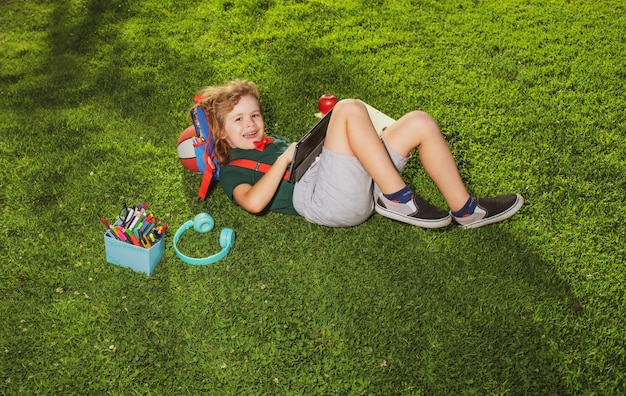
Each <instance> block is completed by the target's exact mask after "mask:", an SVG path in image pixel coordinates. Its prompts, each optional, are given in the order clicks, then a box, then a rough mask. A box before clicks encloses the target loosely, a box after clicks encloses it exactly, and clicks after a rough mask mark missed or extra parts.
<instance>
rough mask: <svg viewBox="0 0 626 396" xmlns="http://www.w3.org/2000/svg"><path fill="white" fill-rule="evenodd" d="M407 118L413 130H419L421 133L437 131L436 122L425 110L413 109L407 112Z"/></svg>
mask: <svg viewBox="0 0 626 396" xmlns="http://www.w3.org/2000/svg"><path fill="white" fill-rule="evenodd" d="M407 118H408V121H409V122H410V123H411V127H412V129H413V130H417V131H421V132H422V133H436V134H438V133H439V126H438V125H437V122H436V121H435V119H434V118H433V117H431V116H430V114H428V113H426V112H425V111H421V110H414V111H412V112H410V113H409V114H407Z"/></svg>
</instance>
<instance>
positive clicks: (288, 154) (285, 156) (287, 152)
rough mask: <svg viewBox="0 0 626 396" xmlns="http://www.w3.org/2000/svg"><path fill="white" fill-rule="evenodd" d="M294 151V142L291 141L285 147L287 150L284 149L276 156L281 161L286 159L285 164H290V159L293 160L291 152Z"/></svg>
mask: <svg viewBox="0 0 626 396" xmlns="http://www.w3.org/2000/svg"><path fill="white" fill-rule="evenodd" d="M295 151H296V143H291V144H290V145H289V147H287V150H285V151H284V152H283V153H282V154H281V155H280V157H278V158H279V159H280V160H281V161H286V164H287V165H289V164H291V161H292V160H293V154H294V153H295Z"/></svg>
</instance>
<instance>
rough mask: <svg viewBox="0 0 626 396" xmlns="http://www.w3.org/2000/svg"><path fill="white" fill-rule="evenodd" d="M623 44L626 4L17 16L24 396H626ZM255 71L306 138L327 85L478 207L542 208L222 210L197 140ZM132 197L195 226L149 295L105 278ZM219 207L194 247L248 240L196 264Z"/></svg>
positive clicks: (19, 318) (10, 57) (2, 111)
mask: <svg viewBox="0 0 626 396" xmlns="http://www.w3.org/2000/svg"><path fill="white" fill-rule="evenodd" d="M624 32H626V6H625V5H624V4H623V2H620V1H604V2H592V1H586V0H581V1H556V0H555V1H531V0H526V1H504V2H502V1H484V2H476V1H462V0H457V1H443V2H440V1H419V2H418V1H404V2H399V1H398V2H394V1H373V0H362V1H353V0H346V1H342V2H336V1H324V0H318V1H309V2H306V1H295V0H294V1H280V0H260V1H253V0H247V1H234V0H233V1H210V2H199V1H173V0H161V1H139V2H138V1H123V0H113V1H109V0H91V1H87V0H84V1H78V0H75V1H65V2H46V1H18V0H8V1H4V2H2V4H1V5H0V49H1V50H0V152H1V155H0V165H1V166H0V180H1V184H0V185H1V186H2V188H1V189H0V191H1V193H0V204H1V210H2V214H1V222H0V260H1V261H0V262H1V269H0V318H1V319H0V354H2V358H1V359H0V374H1V375H0V394H6V395H13V394H114V395H117V394H219V395H222V394H250V395H256V394H307V395H309V394H378V395H391V394H404V395H419V394H424V395H431V394H442V395H448V394H499V395H504V394H509V395H511V394H603V395H615V394H620V393H625V392H626V374H624V373H625V372H626V345H625V344H626V333H625V330H626V320H625V318H624V316H625V314H626V305H625V304H626V303H625V299H624V294H625V293H624V287H625V285H624V279H625V276H624V272H625V271H626V267H625V255H624V245H625V239H626V226H624V220H623V214H624V212H626V203H625V193H624V192H625V191H626V177H625V175H626V160H625V158H626V144H625V143H624V137H625V136H626V114H625V111H626V107H625V103H626V94H625V88H626V74H625V72H624V70H626V43H625V41H626V36H625V33H624ZM232 78H247V79H251V80H253V81H255V82H257V83H258V84H259V86H260V88H261V91H262V97H263V105H264V108H265V110H266V122H267V125H268V128H269V129H270V130H271V131H272V132H274V133H279V134H281V135H284V136H287V137H290V138H292V139H297V138H298V137H299V136H300V135H301V134H302V132H303V131H304V130H306V128H308V127H309V126H311V125H312V124H313V123H314V122H315V118H314V117H313V116H312V114H313V113H314V112H315V111H316V102H317V98H318V97H319V96H320V95H321V94H322V93H325V92H331V93H334V94H335V95H337V96H338V97H340V98H345V97H358V98H361V99H363V100H365V101H367V102H368V103H370V104H372V105H374V106H375V107H377V108H379V109H381V110H382V111H384V112H386V113H387V114H389V115H391V116H393V117H399V116H401V115H402V114H404V113H405V112H407V111H410V110H412V109H415V108H419V109H422V110H425V111H427V112H429V113H431V114H432V115H433V116H434V117H435V118H436V119H437V120H438V122H439V123H440V125H441V127H442V130H443V132H444V134H445V135H446V137H447V138H448V140H449V142H450V146H451V149H452V151H453V152H454V154H455V157H456V158H457V159H458V162H459V167H460V171H461V173H462V176H463V178H464V179H465V180H466V181H467V183H468V188H469V190H470V191H471V192H472V193H475V194H478V195H494V194H499V193H504V192H520V193H522V194H523V195H524V197H525V199H526V202H527V203H526V205H525V206H524V207H523V209H522V210H521V212H520V213H519V214H518V215H516V216H515V217H514V218H512V219H511V220H509V221H507V222H504V223H500V224H497V225H492V226H489V227H485V228H481V229H477V230H473V231H466V230H461V229H458V228H454V227H450V228H448V229H445V230H443V231H441V230H424V229H419V228H413V227H410V226H406V225H404V224H400V223H397V222H391V221H389V220H387V219H384V218H381V217H380V216H374V217H372V218H371V219H370V220H369V221H367V222H366V223H365V224H363V225H361V226H358V227H354V228H347V229H328V228H324V227H320V226H316V225H312V224H309V223H307V222H306V221H304V220H303V219H301V218H299V217H291V216H282V215H276V214H269V215H266V216H262V217H255V216H252V215H248V214H246V213H244V212H243V211H242V210H241V209H239V208H237V207H235V206H233V205H232V204H230V202H228V200H227V199H226V197H225V196H224V194H223V193H222V191H221V190H220V189H219V187H218V188H217V189H216V190H215V191H214V192H213V193H212V195H211V196H210V197H209V198H208V199H207V200H206V201H204V202H203V201H200V200H199V199H198V198H197V197H196V192H197V188H198V186H199V183H200V179H199V176H197V175H193V174H191V173H189V172H187V171H186V170H184V169H183V168H182V167H181V166H180V164H179V163H178V160H177V156H176V151H175V144H176V139H177V137H178V135H179V133H180V132H181V131H182V130H183V128H185V127H186V126H187V125H189V124H190V120H189V118H188V115H187V110H188V108H189V107H190V106H191V104H192V97H193V95H194V93H195V92H196V90H197V89H198V88H200V87H202V86H205V85H210V84H221V83H224V82H226V81H228V80H229V79H232ZM404 176H405V179H406V180H407V182H409V183H410V184H411V185H412V186H414V187H415V188H417V189H418V190H419V191H420V192H421V193H422V194H423V195H425V196H426V197H427V198H429V199H431V200H432V201H434V202H435V203H437V204H439V205H442V206H443V205H444V202H443V200H442V199H441V197H440V196H439V195H438V194H437V191H436V189H435V187H434V186H433V184H432V183H431V182H429V181H428V179H427V178H426V176H425V174H424V172H423V170H421V168H420V166H419V160H418V159H415V160H413V161H412V162H411V163H410V166H409V167H408V169H406V171H405V173H404ZM124 201H127V202H129V203H140V202H147V203H149V204H150V206H151V208H152V209H153V211H154V212H155V213H156V215H157V217H159V218H160V219H162V220H164V221H167V222H168V223H169V224H170V225H171V228H170V232H169V233H168V239H167V243H166V246H167V248H166V252H165V256H164V258H163V260H162V261H161V263H160V264H159V266H158V267H157V269H156V271H155V273H154V274H153V275H152V276H150V277H147V276H145V275H142V274H140V273H134V272H132V271H131V270H129V269H124V268H121V267H117V266H114V265H111V264H109V263H107V262H106V259H105V255H104V246H103V240H102V234H103V232H104V229H103V226H102V224H101V223H100V221H99V218H100V217H101V216H105V217H107V218H109V219H112V218H114V217H115V215H116V214H117V213H118V211H119V208H120V205H121V204H122V202H124ZM202 211H208V212H210V213H211V214H212V215H213V216H214V217H215V219H216V231H214V232H213V233H211V234H208V235H207V234H203V235H199V234H193V233H188V234H186V237H188V240H187V241H186V245H185V249H186V251H187V252H189V254H192V255H207V254H210V253H213V252H216V251H218V250H219V244H218V233H219V229H221V228H223V227H232V228H234V229H235V231H236V233H237V240H236V243H235V247H234V249H233V250H232V252H231V254H230V255H229V256H228V257H227V258H226V259H224V260H222V261H220V262H218V263H216V264H214V265H212V266H206V267H196V266H190V265H187V264H184V263H182V262H181V261H180V260H179V259H178V258H177V257H176V256H175V254H174V251H173V248H172V246H171V237H172V236H173V232H174V231H175V229H176V228H177V227H178V226H179V225H181V224H182V223H183V222H185V221H186V220H188V219H190V218H192V217H193V216H194V215H195V214H196V213H199V212H202Z"/></svg>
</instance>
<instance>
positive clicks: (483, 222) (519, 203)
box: [459, 194, 524, 230]
mask: <svg viewBox="0 0 626 396" xmlns="http://www.w3.org/2000/svg"><path fill="white" fill-rule="evenodd" d="M515 195H517V201H515V203H514V204H513V206H511V207H510V208H508V209H507V210H505V211H504V212H502V213H500V214H499V215H497V216H492V217H487V218H486V219H482V220H477V221H475V222H473V223H470V224H460V223H459V226H460V227H461V228H464V229H466V230H467V229H470V228H478V227H482V226H485V225H487V224H493V223H497V222H499V221H502V220H506V219H508V218H509V217H511V216H513V215H514V214H515V213H517V211H518V210H520V208H521V207H522V205H524V198H523V197H522V196H521V195H519V194H515Z"/></svg>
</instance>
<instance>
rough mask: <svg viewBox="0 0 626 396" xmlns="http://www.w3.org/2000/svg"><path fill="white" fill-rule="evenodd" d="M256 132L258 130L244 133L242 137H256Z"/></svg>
mask: <svg viewBox="0 0 626 396" xmlns="http://www.w3.org/2000/svg"><path fill="white" fill-rule="evenodd" d="M257 133H258V131H255V132H248V133H244V134H243V137H244V139H253V138H255V137H256V135H257Z"/></svg>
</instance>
